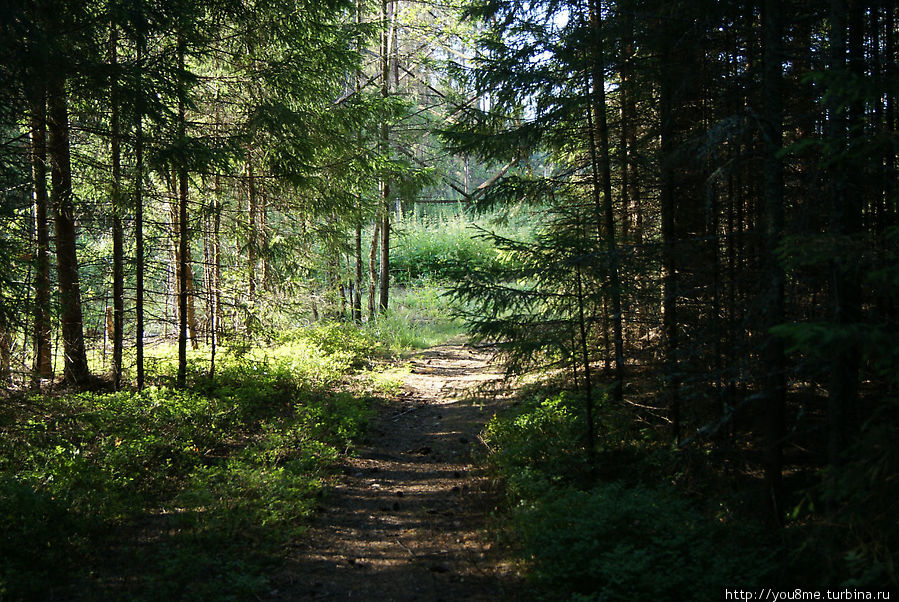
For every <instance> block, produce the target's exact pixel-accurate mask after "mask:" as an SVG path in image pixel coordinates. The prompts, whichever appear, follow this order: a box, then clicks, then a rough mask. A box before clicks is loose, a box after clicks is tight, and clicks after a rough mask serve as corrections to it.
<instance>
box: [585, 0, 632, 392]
mask: <svg viewBox="0 0 899 602" xmlns="http://www.w3.org/2000/svg"><path fill="white" fill-rule="evenodd" d="M590 5H591V6H590V9H591V15H590V18H591V20H592V22H593V30H594V35H595V36H596V39H595V42H594V43H595V44H596V48H595V49H594V52H595V55H594V63H593V96H594V100H593V113H594V119H593V123H592V124H591V128H590V130H591V134H592V138H593V140H592V141H591V144H590V154H591V157H592V159H593V161H592V162H593V196H594V203H595V204H596V206H597V217H598V216H599V213H600V206H599V205H600V202H599V185H600V184H601V186H602V214H603V221H604V226H605V228H604V230H605V231H604V232H601V237H602V235H604V238H605V242H606V244H605V252H606V255H607V260H608V266H609V302H610V303H611V305H612V315H611V318H612V331H613V335H614V337H615V341H614V344H615V386H614V388H613V390H612V397H613V399H615V400H616V401H621V393H622V389H623V382H624V333H623V331H622V326H621V281H620V278H619V275H618V246H617V244H616V242H615V210H614V204H613V200H612V167H611V158H610V152H609V126H608V121H607V118H606V89H605V50H604V40H603V37H602V36H603V31H602V15H601V13H600V9H599V6H598V2H597V0H591V3H590ZM593 126H595V127H593ZM597 162H598V165H597ZM597 167H598V170H597ZM597 178H598V179H600V180H601V182H597ZM597 227H599V223H597Z"/></svg>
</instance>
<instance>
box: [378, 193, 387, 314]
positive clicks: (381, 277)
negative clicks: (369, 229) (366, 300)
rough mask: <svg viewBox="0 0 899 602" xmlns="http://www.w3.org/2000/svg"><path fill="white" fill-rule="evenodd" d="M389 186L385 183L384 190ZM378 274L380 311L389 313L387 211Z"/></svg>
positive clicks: (383, 224) (382, 221) (384, 217)
mask: <svg viewBox="0 0 899 602" xmlns="http://www.w3.org/2000/svg"><path fill="white" fill-rule="evenodd" d="M388 188H389V186H388V185H387V183H386V182H385V183H384V189H385V190H387V189H388ZM379 267H380V273H379V274H378V284H379V290H378V309H379V310H380V311H382V312H384V311H387V302H388V295H389V294H390V211H389V210H387V211H385V212H384V214H383V215H382V216H381V261H380V266H379Z"/></svg>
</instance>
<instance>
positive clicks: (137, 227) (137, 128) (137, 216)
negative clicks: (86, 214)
mask: <svg viewBox="0 0 899 602" xmlns="http://www.w3.org/2000/svg"><path fill="white" fill-rule="evenodd" d="M143 45H144V41H143V38H139V39H138V40H137V69H138V71H137V84H138V88H140V84H141V70H142V69H143ZM143 123H144V120H143V105H142V103H141V101H140V100H138V103H137V106H136V110H135V117H134V239H135V241H134V255H135V257H134V260H135V268H134V269H135V272H136V274H135V277H136V290H135V299H134V309H135V313H136V317H135V321H136V328H135V330H136V332H135V336H134V338H135V345H136V352H137V358H136V362H137V389H138V391H140V390H142V389H143V388H144V129H143Z"/></svg>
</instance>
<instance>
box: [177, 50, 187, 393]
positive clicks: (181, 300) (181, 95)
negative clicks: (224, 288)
mask: <svg viewBox="0 0 899 602" xmlns="http://www.w3.org/2000/svg"><path fill="white" fill-rule="evenodd" d="M184 53H185V48H184V40H183V38H182V37H181V34H180V33H179V34H178V69H179V71H180V73H181V75H180V77H181V80H180V81H179V82H178V138H179V139H180V140H181V141H182V142H183V141H184V140H185V139H186V138H187V121H186V116H185V104H186V98H185V96H186V90H185V85H186V84H185V82H184V79H183V73H184ZM177 170H178V261H177V264H178V377H177V378H178V386H179V387H184V386H185V385H186V383H187V323H188V320H187V306H188V303H187V297H188V289H187V282H188V278H187V271H188V270H189V269H190V263H189V262H188V259H187V252H188V249H189V241H190V235H189V232H188V230H189V224H188V221H187V215H188V213H187V201H188V182H187V162H186V160H185V158H184V157H181V158H180V159H179V161H178V167H177Z"/></svg>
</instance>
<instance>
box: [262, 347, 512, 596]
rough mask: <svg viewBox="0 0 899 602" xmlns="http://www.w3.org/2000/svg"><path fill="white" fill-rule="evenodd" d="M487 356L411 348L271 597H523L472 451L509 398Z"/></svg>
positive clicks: (465, 350)
mask: <svg viewBox="0 0 899 602" xmlns="http://www.w3.org/2000/svg"><path fill="white" fill-rule="evenodd" d="M488 359H489V358H488V356H486V355H485V354H483V353H481V352H478V351H476V350H474V349H471V348H468V347H464V346H463V345H462V344H447V345H443V346H439V347H433V348H431V349H428V350H427V351H424V352H422V353H419V354H417V355H416V356H415V357H414V358H413V360H412V373H411V374H410V375H408V376H407V377H406V378H405V386H404V391H403V394H402V395H401V397H400V398H399V399H397V400H396V401H395V402H393V403H391V404H389V405H388V406H387V407H385V408H384V409H383V410H382V411H381V413H380V415H379V416H378V417H377V418H376V419H375V420H374V423H373V425H372V429H371V435H370V437H369V441H368V443H367V445H365V446H362V447H360V448H359V449H358V450H357V457H355V458H350V459H348V460H346V463H345V466H344V471H343V472H344V474H343V476H342V477H341V478H340V479H339V480H338V482H337V483H336V484H335V485H334V486H333V487H332V489H331V490H330V491H329V493H328V495H327V497H326V498H325V500H324V501H323V504H322V505H323V508H322V511H321V512H320V513H319V514H318V516H317V517H316V518H315V519H314V521H313V524H312V527H311V528H310V530H309V531H308V532H307V533H306V535H305V537H304V538H303V539H302V540H301V541H300V542H298V544H297V546H296V547H295V548H294V550H293V553H292V554H291V558H290V560H289V563H288V566H287V568H286V570H285V571H284V573H283V574H282V575H281V576H280V577H279V578H278V579H277V580H276V582H275V584H274V587H275V588H276V590H275V591H273V592H272V597H273V599H280V600H377V601H379V602H380V601H388V600H434V601H437V600H447V601H449V600H520V599H522V598H523V595H522V592H523V589H522V587H521V584H520V582H519V581H518V579H517V578H516V576H515V572H514V570H513V569H512V567H511V566H510V565H509V564H508V562H507V561H505V560H504V559H503V558H502V554H501V551H500V550H495V549H493V548H492V547H491V545H490V544H489V542H487V541H486V540H485V538H484V536H483V528H484V525H485V521H486V519H487V515H488V513H489V512H490V510H491V509H492V508H493V506H494V504H495V496H494V495H493V494H491V493H490V487H489V485H488V483H487V481H486V479H485V477H484V476H483V474H481V472H480V471H479V470H478V469H477V468H476V467H475V466H473V465H472V461H471V453H472V451H474V450H476V449H477V447H478V446H482V443H480V441H479V440H478V436H477V435H478V433H479V431H480V430H481V428H482V427H483V425H484V423H485V422H486V421H487V420H488V419H489V418H490V417H491V416H492V415H493V413H494V412H496V411H498V410H499V409H500V407H501V406H502V405H503V404H505V403H506V402H505V400H504V399H503V398H502V397H501V396H497V395H495V394H491V393H484V391H489V390H490V389H491V388H493V387H492V386H491V385H496V384H498V383H499V379H500V374H498V373H497V372H496V371H495V369H494V368H493V367H491V366H490V365H489V363H488ZM478 389H480V390H481V392H480V393H478Z"/></svg>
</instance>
